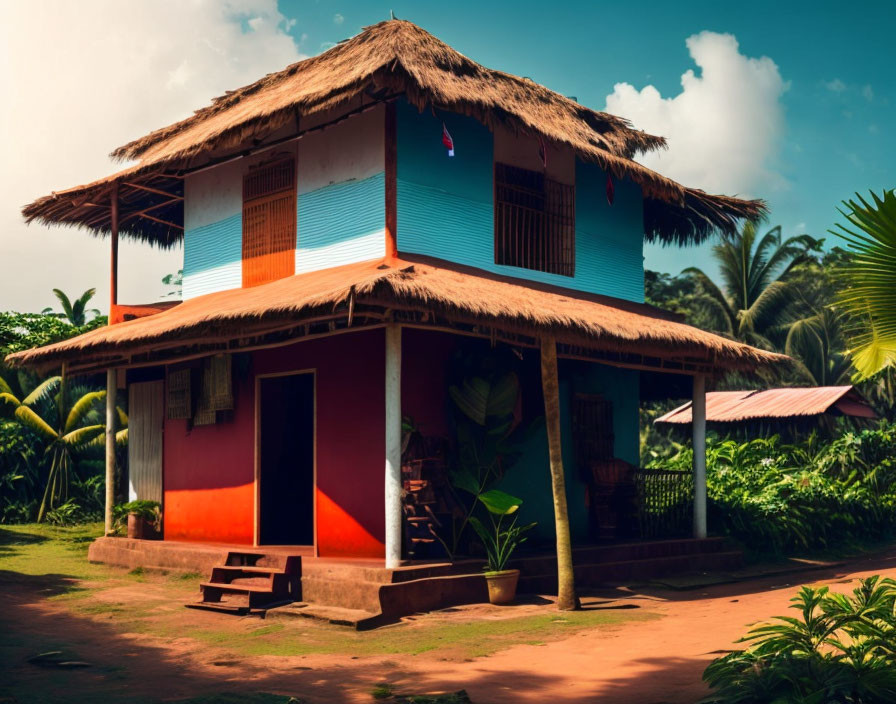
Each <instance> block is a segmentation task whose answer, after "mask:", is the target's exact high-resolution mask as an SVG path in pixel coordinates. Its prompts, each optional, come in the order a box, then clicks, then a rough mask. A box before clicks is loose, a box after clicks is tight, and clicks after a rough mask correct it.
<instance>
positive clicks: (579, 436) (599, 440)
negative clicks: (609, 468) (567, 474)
mask: <svg viewBox="0 0 896 704" xmlns="http://www.w3.org/2000/svg"><path fill="white" fill-rule="evenodd" d="M572 439H573V445H574V447H575V453H576V464H577V465H578V466H579V470H580V471H581V472H582V473H583V474H584V475H590V472H591V464H592V463H593V462H605V461H607V460H611V459H613V458H614V457H615V453H614V449H613V446H614V444H615V436H614V434H613V404H612V403H611V402H610V401H609V400H608V399H606V398H604V397H603V396H602V395H600V394H575V395H574V396H573V401H572Z"/></svg>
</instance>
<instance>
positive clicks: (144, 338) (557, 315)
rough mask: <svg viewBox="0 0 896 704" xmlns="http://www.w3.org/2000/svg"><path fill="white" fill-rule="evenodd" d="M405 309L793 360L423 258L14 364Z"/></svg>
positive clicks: (168, 314)
mask: <svg viewBox="0 0 896 704" xmlns="http://www.w3.org/2000/svg"><path fill="white" fill-rule="evenodd" d="M400 312H403V313H404V314H405V315H406V316H408V317H407V319H408V320H417V321H422V323H421V324H426V325H430V326H439V325H442V326H449V327H450V326H464V325H466V326H468V327H467V328H465V329H466V330H467V331H468V332H469V331H472V330H478V331H480V333H481V334H486V335H487V334H489V333H482V331H484V330H492V331H494V330H500V331H503V332H505V333H508V334H511V335H517V336H529V337H531V338H534V339H537V338H539V337H542V336H544V335H546V334H547V335H552V336H554V337H556V338H557V340H558V342H559V343H561V344H562V345H565V346H566V347H567V348H568V349H576V350H580V351H581V352H582V354H590V353H602V354H604V355H605V357H603V358H605V359H608V358H609V357H607V356H606V355H609V356H611V357H612V358H613V359H617V360H620V361H621V360H624V359H628V360H632V359H645V358H650V359H652V360H653V361H652V362H651V365H652V366H656V367H659V366H661V365H662V366H664V367H665V362H673V363H674V364H677V365H681V366H688V365H690V366H691V367H692V368H697V367H699V368H700V369H702V370H703V371H706V370H710V371H711V370H724V369H755V368H756V367H760V366H768V365H776V364H779V363H781V362H784V361H786V360H787V359H788V358H787V357H784V356H782V355H778V354H773V353H770V352H764V351H762V350H758V349H755V348H753V347H750V346H748V345H744V344H741V343H739V342H735V341H733V340H729V339H726V338H723V337H719V336H718V335H713V334H712V333H708V332H705V331H703V330H698V329H697V328H693V327H691V326H689V325H685V324H683V323H681V322H678V321H677V320H676V319H674V316H672V315H671V314H669V313H668V312H666V311H661V310H659V309H657V308H654V307H652V306H648V305H645V304H641V303H632V302H629V301H623V300H620V299H615V298H611V297H609V296H599V295H593V294H585V293H581V292H577V291H572V290H569V289H562V288H558V287H552V286H544V285H539V284H533V283H531V282H529V281H520V280H517V279H511V278H508V277H502V276H497V275H492V274H488V273H486V272H483V271H480V270H476V269H471V268H469V267H463V266H459V265H455V264H451V263H448V262H442V261H438V260H432V259H428V258H424V257H419V258H415V259H414V260H399V261H394V260H393V261H392V262H386V261H385V260H373V261H368V262H362V263H359V264H348V265H344V266H340V267H334V268H331V269H325V270H322V271H315V272H311V273H306V274H298V275H295V276H291V277H289V278H285V279H280V280H279V281H273V282H271V283H268V284H263V285H261V286H256V287H254V288H247V289H233V290H229V291H221V292H218V293H211V294H208V295H205V296H200V297H197V298H193V299H190V300H187V301H184V302H183V303H181V304H180V305H178V306H176V307H174V308H171V309H170V310H166V311H164V312H161V313H158V314H156V315H152V316H149V317H146V318H140V319H138V320H132V321H128V322H124V323H120V324H118V325H110V326H107V327H104V328H98V329H96V330H92V331H91V332H88V333H85V334H84V335H81V336H79V337H75V338H73V339H70V340H65V341H63V342H58V343H55V344H52V345H47V346H46V347H40V348H37V349H33V350H27V351H24V352H18V353H16V354H13V355H10V356H9V357H7V362H8V363H10V364H15V365H29V366H38V367H47V366H53V365H58V364H59V363H61V362H68V363H69V364H70V365H71V366H72V368H73V369H77V368H82V369H85V368H89V367H90V366H91V365H94V366H102V365H106V366H118V365H127V364H130V363H134V361H135V360H138V361H140V360H143V361H146V360H148V359H152V360H156V361H164V360H165V359H166V357H165V354H166V352H165V350H169V351H170V354H171V355H174V354H175V350H176V351H177V352H176V353H177V354H181V355H183V354H191V353H195V352H196V350H197V349H206V348H205V347H203V346H204V345H208V344H209V341H218V342H219V343H222V344H224V345H225V346H226V349H230V350H235V349H238V348H239V346H238V344H237V341H239V340H242V341H244V342H243V343H239V344H247V343H245V341H246V340H250V339H251V340H255V339H259V338H260V337H262V336H264V335H266V334H270V333H273V332H276V331H280V332H283V331H289V334H288V336H287V337H288V339H291V337H292V336H293V335H295V334H296V331H297V330H298V331H300V330H302V329H303V326H307V325H309V324H310V323H311V322H312V321H318V322H321V321H322V324H323V325H324V328H323V329H324V330H325V331H333V330H335V329H338V327H339V325H343V326H345V325H352V324H354V325H355V326H356V327H359V326H362V325H363V324H365V323H364V322H362V321H364V320H366V321H368V323H367V324H369V323H370V321H373V322H382V321H383V320H386V319H390V316H393V317H392V318H391V319H396V318H394V316H395V315H396V314H397V313H400ZM418 314H421V315H418ZM337 321H338V324H337ZM353 321H354V322H353ZM306 333H307V328H306ZM491 334H494V332H492V333H491ZM505 339H506V338H505ZM613 355H615V356H613ZM169 358H170V357H169ZM597 358H598V359H600V358H601V357H600V356H598V357H597ZM679 368H680V367H679ZM669 370H670V371H674V370H675V367H669Z"/></svg>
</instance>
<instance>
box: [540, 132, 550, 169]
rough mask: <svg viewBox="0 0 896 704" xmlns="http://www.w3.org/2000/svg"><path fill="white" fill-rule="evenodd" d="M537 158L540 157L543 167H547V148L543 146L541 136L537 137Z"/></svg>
mask: <svg viewBox="0 0 896 704" xmlns="http://www.w3.org/2000/svg"><path fill="white" fill-rule="evenodd" d="M538 158H539V159H541V163H542V165H543V166H544V168H548V150H547V147H545V146H544V139H543V138H542V137H539V138H538Z"/></svg>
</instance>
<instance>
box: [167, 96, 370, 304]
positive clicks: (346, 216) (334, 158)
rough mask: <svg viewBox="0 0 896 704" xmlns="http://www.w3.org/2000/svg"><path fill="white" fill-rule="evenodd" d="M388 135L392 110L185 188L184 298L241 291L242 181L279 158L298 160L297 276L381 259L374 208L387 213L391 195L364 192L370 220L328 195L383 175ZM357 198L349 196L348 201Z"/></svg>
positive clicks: (215, 170)
mask: <svg viewBox="0 0 896 704" xmlns="http://www.w3.org/2000/svg"><path fill="white" fill-rule="evenodd" d="M333 117H334V118H335V117H336V115H333ZM384 127H385V108H384V106H382V105H378V106H375V107H373V108H371V109H370V110H368V111H367V112H363V113H360V114H357V115H353V116H351V117H349V118H347V119H345V120H343V121H342V122H338V123H336V124H334V125H332V126H330V127H326V128H324V129H320V130H317V131H314V132H310V133H308V134H306V135H304V136H303V137H301V138H300V139H298V140H295V141H292V142H286V143H284V144H283V145H280V146H278V147H275V148H273V149H270V150H267V151H264V152H261V153H259V154H255V155H253V156H251V157H246V158H242V159H236V160H234V161H230V162H227V163H223V164H221V165H219V166H215V167H212V168H209V169H206V170H204V171H199V172H197V173H195V174H191V175H188V176H187V177H186V179H185V183H184V193H185V198H184V249H185V258H184V261H185V264H186V266H185V267H184V287H183V297H184V298H185V299H188V298H193V297H195V296H198V295H202V294H206V293H212V292H214V291H223V290H227V289H231V288H239V287H240V286H241V285H242V264H241V260H240V252H241V240H242V224H241V217H242V207H243V176H244V175H245V174H246V173H247V172H248V171H249V169H250V168H251V167H252V166H254V165H255V164H257V163H259V162H261V161H267V160H269V159H271V158H272V157H273V156H275V155H278V154H292V155H293V156H294V157H295V159H296V170H297V184H298V209H299V213H298V246H297V249H296V272H297V273H300V272H305V271H313V270H315V269H321V268H326V267H330V266H338V265H340V264H345V263H349V262H353V261H363V260H365V259H371V258H374V257H376V256H382V254H383V252H384V250H385V229H384V224H385V223H384V219H385V218H384V217H383V216H380V215H379V213H378V212H376V211H375V210H372V209H371V207H373V208H374V209H378V208H380V207H381V202H382V201H384V200H385V194H382V195H380V194H379V193H376V194H374V193H373V192H372V190H371V189H372V188H373V187H375V186H372V185H371V184H370V183H367V184H366V185H363V184H362V186H363V188H362V191H363V192H362V193H359V194H358V196H360V198H359V203H358V207H359V209H360V208H364V209H366V210H367V216H366V217H364V214H363V213H352V212H350V211H351V208H348V209H347V208H344V207H342V204H341V202H340V201H339V196H338V195H337V194H336V193H335V192H331V191H329V190H328V189H327V187H329V186H336V185H337V184H346V183H354V182H362V181H365V180H366V179H371V177H374V176H377V175H378V174H382V172H383V170H384V168H385V144H384V134H385V129H384ZM272 138H273V136H272ZM359 187H361V186H359ZM358 196H356V195H355V191H348V190H346V191H345V196H344V197H349V198H354V197H358ZM303 208H304V209H305V210H304V213H303ZM312 213H313V215H312ZM303 215H304V216H307V217H303ZM308 217H313V218H314V219H315V222H310V221H309V220H308V219H307V218H308ZM303 220H304V222H303ZM355 229H357V230H358V231H357V236H356V237H355V236H354V235H355ZM303 231H304V232H305V235H306V236H305V237H304V238H303ZM331 232H332V236H331V235H330V234H329V233H331Z"/></svg>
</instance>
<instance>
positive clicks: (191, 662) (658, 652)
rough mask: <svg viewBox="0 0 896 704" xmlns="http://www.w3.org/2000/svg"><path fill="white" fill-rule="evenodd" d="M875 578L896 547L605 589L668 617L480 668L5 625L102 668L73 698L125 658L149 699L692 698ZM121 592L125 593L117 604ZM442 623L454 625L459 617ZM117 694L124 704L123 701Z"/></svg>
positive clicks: (21, 602)
mask: <svg viewBox="0 0 896 704" xmlns="http://www.w3.org/2000/svg"><path fill="white" fill-rule="evenodd" d="M871 574H884V575H887V576H890V577H894V578H896V548H894V549H891V550H889V551H887V552H884V553H881V554H878V555H876V556H874V557H867V558H863V559H859V560H854V561H850V562H847V563H846V564H845V565H844V566H842V567H838V568H828V569H824V570H820V571H812V572H801V573H794V574H789V575H785V576H779V577H770V578H765V579H757V580H751V581H745V582H740V583H737V584H732V585H719V586H713V587H708V588H704V589H700V590H696V591H685V592H680V591H679V592H676V591H672V590H659V589H649V590H644V591H642V592H640V593H633V592H629V591H625V590H618V591H614V592H603V593H600V594H596V595H594V596H593V597H591V598H588V599H586V600H585V604H586V605H587V606H589V607H590V608H633V607H640V608H642V609H643V610H644V611H647V612H653V613H657V614H660V615H661V616H662V617H661V618H656V619H651V620H647V621H631V622H625V623H622V624H621V625H618V626H616V627H613V628H608V629H592V630H586V631H580V632H578V633H576V634H574V635H572V636H571V637H568V638H565V639H564V640H558V641H553V642H548V643H545V644H543V645H517V646H513V647H510V648H508V649H505V650H502V651H499V652H497V653H495V654H493V655H491V656H488V657H484V658H478V659H474V660H471V661H446V660H440V659H438V658H436V657H435V656H432V655H427V654H425V653H423V654H420V655H416V656H406V655H394V656H386V657H383V656H365V657H353V656H352V655H351V653H345V654H339V655H307V656H295V657H293V656H260V655H259V656H248V657H242V658H240V659H237V660H233V659H231V660H229V661H223V662H222V661H221V660H220V658H221V653H220V652H219V651H218V650H216V647H215V646H214V645H207V644H199V643H198V642H197V641H195V640H193V639H190V638H178V637H174V638H171V639H168V640H164V639H160V638H155V637H152V638H150V637H146V636H142V635H140V634H127V633H125V634H122V633H121V632H120V629H119V628H115V627H113V626H111V625H110V624H109V620H106V621H105V622H104V621H103V619H102V617H101V616H99V615H98V616H97V617H96V618H88V617H85V616H84V615H73V614H72V613H71V612H70V611H68V610H67V609H66V607H65V605H64V603H60V602H54V601H47V600H46V599H45V598H44V596H46V592H45V591H43V592H42V590H41V589H28V590H26V589H20V588H16V589H15V590H14V592H12V593H10V592H8V593H7V594H6V595H5V596H6V598H7V604H6V607H7V609H8V610H7V612H6V613H5V614H4V621H6V623H7V625H8V627H9V628H10V632H21V633H26V632H27V633H28V634H29V637H30V638H45V639H52V638H54V637H55V638H61V637H64V638H65V641H66V643H68V644H70V645H71V647H72V649H73V650H74V651H75V652H77V654H78V656H79V658H81V659H84V660H87V661H89V662H91V663H92V665H93V667H91V668H90V669H85V670H81V671H79V673H78V674H74V673H66V675H65V676H66V677H69V676H70V677H72V678H74V679H73V680H72V681H71V682H70V683H69V684H68V687H70V689H69V691H72V692H74V691H76V690H77V689H79V688H82V687H83V688H84V690H90V689H91V688H92V686H96V685H98V684H99V680H98V678H102V677H108V672H109V671H113V670H114V669H115V668H116V667H119V666H120V665H121V664H122V663H124V664H125V666H126V670H127V673H128V684H127V690H126V691H127V694H128V696H141V695H142V696H148V697H151V698H152V700H153V701H164V700H170V699H177V698H181V697H187V696H197V695H200V694H207V693H209V692H221V691H231V692H236V691H267V692H279V693H284V694H287V693H288V694H292V695H294V696H297V697H301V698H302V699H303V700H306V701H308V702H365V703H368V704H369V702H371V701H372V699H371V695H370V691H371V688H372V687H373V686H374V685H375V684H377V683H380V682H384V681H385V682H389V683H391V684H393V685H394V687H395V689H396V691H398V692H402V691H406V692H411V693H423V692H437V691H456V690H458V689H461V688H463V689H466V690H467V692H468V693H469V695H470V697H471V699H472V700H473V702H475V703H476V704H502V703H506V704H510V703H514V704H516V703H518V702H539V703H542V702H601V703H606V704H613V703H617V702H618V703H620V704H622V703H626V704H627V703H629V702H633V703H638V704H660V703H664V704H675V703H682V704H683V703H685V702H688V703H690V702H694V701H696V700H697V699H699V698H700V697H701V696H703V695H704V694H705V693H706V689H705V687H704V685H703V684H702V682H701V679H700V677H701V674H702V672H703V669H704V668H705V667H706V665H707V663H708V662H709V661H710V660H712V659H713V658H715V657H718V656H719V655H720V654H722V653H724V652H726V651H728V650H730V649H732V648H735V647H737V646H736V645H735V641H736V640H737V639H738V638H739V637H741V636H742V635H743V634H744V633H745V632H746V630H747V628H748V627H749V626H750V625H751V624H754V623H756V622H757V621H762V620H766V619H768V618H769V617H771V616H774V615H780V614H784V613H786V612H787V607H788V600H789V599H790V598H791V597H792V596H793V594H794V593H795V591H796V590H797V588H798V586H799V585H800V584H830V585H831V586H832V589H834V590H836V591H848V590H849V589H851V584H852V583H853V582H854V581H855V580H856V579H858V578H860V577H864V576H868V575H871ZM32 586H39V585H32ZM122 592H126V593H127V594H130V597H127V594H125V598H126V600H128V601H130V600H133V603H134V604H135V605H136V604H137V603H138V602H139V600H140V598H141V593H142V592H141V589H140V587H139V585H133V587H128V588H126V589H123V590H122ZM122 592H119V593H118V594H117V595H116V598H117V599H118V600H119V603H120V600H121V598H122ZM476 608H490V607H476ZM492 608H493V607H492ZM525 608H526V609H536V610H537V609H541V610H545V609H550V608H552V607H551V606H549V605H540V606H535V605H533V606H531V607H525ZM97 613H98V614H99V613H101V609H98V610H97ZM173 613H174V612H173V611H172V614H173ZM177 613H178V614H179V615H178V616H177V618H178V619H180V620H181V622H182V625H183V628H184V632H189V629H190V628H191V627H199V628H201V627H203V626H206V627H207V626H208V624H209V623H214V624H215V626H216V627H221V624H222V623H226V624H232V628H233V632H234V636H236V637H238V634H239V632H240V629H241V628H243V627H244V624H245V621H244V620H242V619H236V618H231V617H225V616H221V615H218V614H209V613H204V612H196V611H187V610H181V611H178V612H177ZM424 618H427V617H424ZM437 618H452V614H444V615H440V616H437ZM300 622H301V620H300ZM300 622H299V623H300ZM241 624H243V625H241ZM255 627H257V623H256V625H255ZM224 628H228V629H229V628H230V626H224ZM299 628H301V626H299ZM8 664H10V665H11V667H10V670H9V671H8V676H11V677H12V678H14V679H18V680H19V681H20V683H22V684H24V685H25V686H26V687H27V681H28V679H29V678H39V677H43V676H45V673H42V672H38V671H36V670H39V669H40V668H35V667H33V666H29V665H28V664H26V663H22V664H12V663H8ZM29 668H30V669H29ZM4 669H5V668H4ZM60 676H62V673H60ZM22 678H24V681H23V680H22ZM32 681H34V682H36V680H32ZM97 691H99V690H97ZM105 699H106V701H114V697H113V698H109V697H105ZM20 701H25V700H24V699H22V700H20ZM59 701H81V699H80V698H77V697H73V698H72V699H71V700H69V699H60V700H59ZM85 701H86V700H85Z"/></svg>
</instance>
